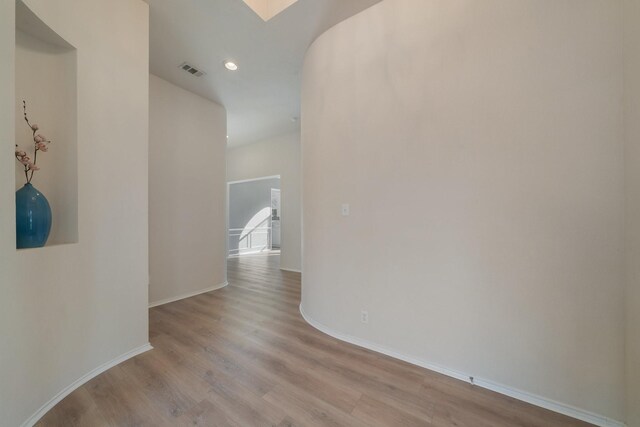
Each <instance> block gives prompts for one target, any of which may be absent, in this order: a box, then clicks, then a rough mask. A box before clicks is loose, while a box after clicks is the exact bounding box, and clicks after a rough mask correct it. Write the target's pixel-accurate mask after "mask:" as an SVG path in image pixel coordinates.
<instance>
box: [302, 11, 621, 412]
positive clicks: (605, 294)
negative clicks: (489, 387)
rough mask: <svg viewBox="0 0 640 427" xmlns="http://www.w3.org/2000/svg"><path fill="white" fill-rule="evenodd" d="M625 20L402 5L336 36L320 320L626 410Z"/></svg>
mask: <svg viewBox="0 0 640 427" xmlns="http://www.w3.org/2000/svg"><path fill="white" fill-rule="evenodd" d="M621 22H622V16H621V7H620V3H619V2H613V1H612V2H603V1H599V0H547V1H540V0H523V1H518V2H514V1H511V0H483V1H476V0H453V1H452V0H447V1H444V0H385V1H383V2H382V3H380V4H378V5H376V6H373V7H372V8H370V9H368V10H366V11H364V12H363V13H361V14H359V15H357V16H355V17H353V18H352V19H349V20H347V21H345V22H343V23H342V24H339V25H338V26H336V27H334V28H333V29H331V30H329V31H328V32H327V33H325V34H324V35H322V36H321V37H320V38H319V39H318V40H317V41H316V42H315V43H314V44H313V45H312V47H311V48H310V50H309V52H308V54H307V57H306V61H305V67H304V76H303V94H302V96H303V117H302V152H303V155H302V159H303V194H304V198H303V219H304V228H303V247H304V252H303V269H304V277H303V296H302V308H303V310H304V312H305V314H306V315H307V316H308V317H309V318H310V319H311V320H312V321H315V322H317V323H319V324H322V325H324V327H325V328H326V329H327V330H329V331H333V332H334V333H336V334H342V335H343V336H350V337H352V339H353V340H354V341H358V342H361V343H368V344H369V345H371V346H378V347H379V348H385V349H387V350H388V351H389V352H394V353H395V354H400V355H404V356H405V357H406V358H408V359H411V360H414V361H420V362H422V363H424V364H433V365H438V366H441V367H445V368H447V369H451V370H453V371H455V372H459V373H464V374H466V375H473V376H475V377H476V378H478V379H484V380H488V381H490V382H491V383H492V384H494V385H495V384H496V383H497V384H501V385H504V386H506V387H507V388H505V389H503V391H505V390H506V391H512V392H513V391H514V390H520V391H522V392H525V393H528V395H521V397H522V396H525V397H526V396H529V397H532V396H540V397H543V398H545V399H549V400H550V402H547V403H549V404H550V405H551V406H552V407H554V406H553V405H555V404H557V405H560V406H555V408H556V409H558V408H560V409H562V405H572V406H575V407H577V408H580V409H582V410H585V411H587V412H592V413H595V414H599V415H600V416H602V418H598V417H597V416H595V417H592V418H590V419H591V420H592V421H594V420H595V421H597V422H601V423H604V422H606V420H605V418H606V417H610V418H612V419H615V420H623V419H624V417H625V414H624V375H625V373H624V329H625V324H624V269H623V256H622V252H623V248H624V242H623V240H624V239H623V222H624V186H623V156H622V152H623V138H622V126H621V124H622V117H623V109H622V102H621V99H622V88H623V79H622V75H623V73H622V68H623V66H622V62H623V60H622V49H621V45H622V44H621V30H620V28H621ZM342 203H349V204H350V207H351V215H350V216H341V213H340V207H341V204H342ZM362 309H366V310H368V312H369V319H370V320H369V323H368V324H363V323H361V322H360V312H361V310H362ZM485 384H490V383H489V382H485ZM541 402H542V403H544V402H543V401H538V403H541ZM564 408H565V409H567V410H568V411H569V409H568V407H564ZM569 412H570V411H569ZM574 412H575V413H576V414H578V415H580V414H581V415H583V416H590V415H589V414H588V413H587V412H580V411H577V412H576V411H574Z"/></svg>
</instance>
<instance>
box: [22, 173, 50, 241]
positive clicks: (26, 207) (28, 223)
mask: <svg viewBox="0 0 640 427" xmlns="http://www.w3.org/2000/svg"><path fill="white" fill-rule="evenodd" d="M50 231H51V207H50V206H49V202H48V201H47V198H46V197H44V195H43V194H42V193H41V192H39V191H38V190H37V189H36V188H35V187H34V186H33V185H31V184H25V185H24V187H22V188H21V189H20V190H18V191H16V238H17V239H16V240H17V242H16V245H17V248H18V249H26V248H41V247H42V246H44V245H45V243H47V239H48V238H49V232H50Z"/></svg>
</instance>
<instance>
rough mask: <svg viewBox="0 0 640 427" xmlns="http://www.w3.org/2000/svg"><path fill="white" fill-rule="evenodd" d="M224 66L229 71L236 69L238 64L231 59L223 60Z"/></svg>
mask: <svg viewBox="0 0 640 427" xmlns="http://www.w3.org/2000/svg"><path fill="white" fill-rule="evenodd" d="M224 68H226V69H227V70H229V71H237V70H238V64H236V63H235V62H233V61H225V63H224Z"/></svg>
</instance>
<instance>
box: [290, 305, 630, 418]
mask: <svg viewBox="0 0 640 427" xmlns="http://www.w3.org/2000/svg"><path fill="white" fill-rule="evenodd" d="M300 314H301V315H302V317H303V319H304V320H305V321H306V322H307V323H308V324H309V325H311V326H313V327H314V328H316V329H317V330H319V331H320V332H323V333H325V334H327V335H329V336H332V337H333V338H336V339H339V340H340V341H345V342H348V343H350V344H353V345H357V346H358V347H363V348H366V349H368V350H372V351H375V352H377V353H382V354H385V355H387V356H390V357H393V358H395V359H399V360H403V361H405V362H408V363H411V364H412V365H417V366H420V367H422V368H426V369H429V370H431V371H435V372H439V373H441V374H443V375H447V376H449V377H453V378H456V379H458V380H461V381H464V382H467V383H468V382H469V379H470V378H471V377H473V384H474V385H476V386H478V387H482V388H486V389H488V390H491V391H495V392H496V393H500V394H504V395H506V396H509V397H512V398H514V399H517V400H521V401H523V402H527V403H530V404H532V405H535V406H539V407H541V408H544V409H548V410H550V411H553V412H557V413H559V414H563V415H567V416H569V417H572V418H575V419H578V420H582V421H586V422H588V423H591V424H595V425H597V426H601V427H625V424H624V423H623V422H620V421H616V420H612V419H610V418H607V417H605V416H602V415H598V414H594V413H593V412H589V411H585V410H584V409H580V408H576V407H575V406H571V405H567V404H565V403H561V402H557V401H555V400H551V399H547V398H546V397H542V396H537V395H535V394H532V393H529V392H526V391H522V390H518V389H515V388H512V387H509V386H506V385H503V384H498V383H495V382H493V381H490V380H486V379H482V378H478V377H475V376H473V375H468V374H465V373H463V372H459V371H456V370H453V369H449V368H445V367H443V366H439V365H435V364H433V363H430V362H427V361H425V360H422V359H419V358H416V357H413V356H408V355H406V354H402V353H398V352H397V351H395V350H391V349H389V348H387V347H384V346H381V345H378V344H375V343H372V342H370V341H367V340H363V339H361V338H357V337H354V336H352V335H347V334H343V333H342V332H337V331H334V330H333V329H331V328H329V327H328V326H325V325H323V324H322V323H320V322H317V321H315V320H313V319H312V318H311V317H309V315H307V314H306V313H305V311H304V309H303V308H302V304H300Z"/></svg>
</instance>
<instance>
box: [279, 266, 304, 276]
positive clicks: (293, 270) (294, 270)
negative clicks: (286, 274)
mask: <svg viewBox="0 0 640 427" xmlns="http://www.w3.org/2000/svg"><path fill="white" fill-rule="evenodd" d="M280 270H283V271H291V272H292V273H300V274H302V271H300V270H296V269H295V268H286V267H280Z"/></svg>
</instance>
